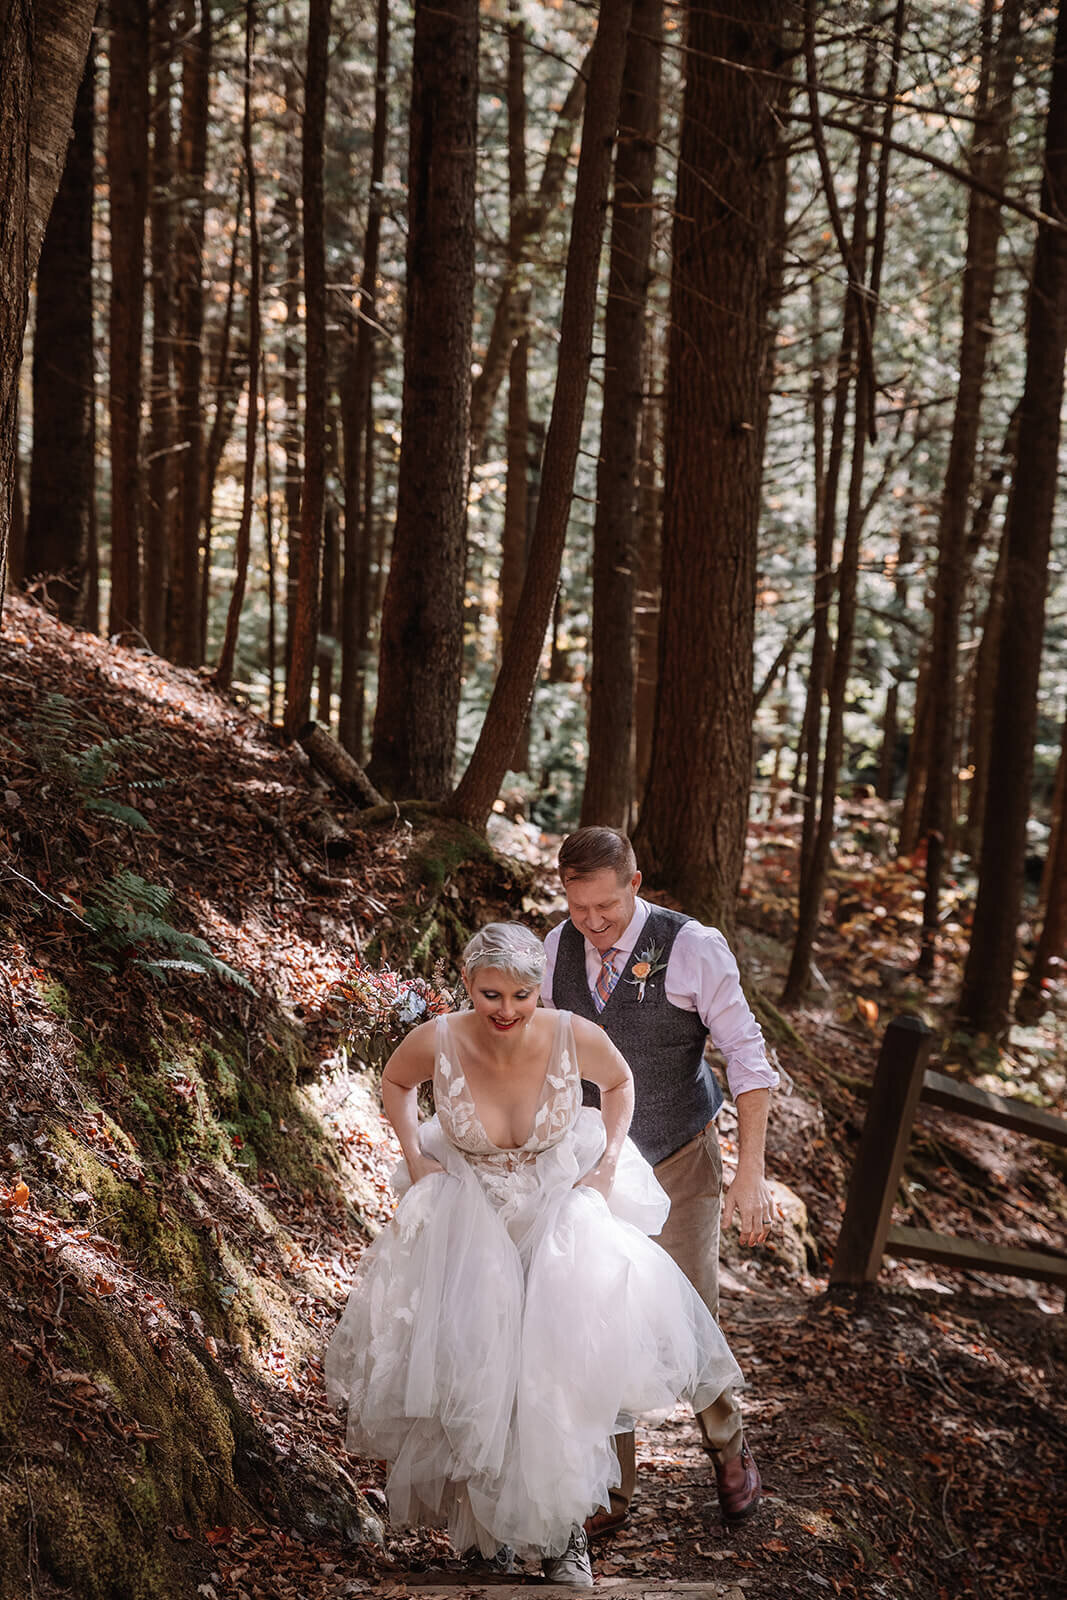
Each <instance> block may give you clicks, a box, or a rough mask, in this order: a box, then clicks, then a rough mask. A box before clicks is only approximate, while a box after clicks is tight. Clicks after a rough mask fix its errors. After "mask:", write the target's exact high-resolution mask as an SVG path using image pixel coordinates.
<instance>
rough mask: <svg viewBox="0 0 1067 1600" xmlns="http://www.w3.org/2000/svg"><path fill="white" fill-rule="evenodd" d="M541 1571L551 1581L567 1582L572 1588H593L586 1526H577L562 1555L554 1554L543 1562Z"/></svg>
mask: <svg viewBox="0 0 1067 1600" xmlns="http://www.w3.org/2000/svg"><path fill="white" fill-rule="evenodd" d="M541 1571H542V1572H543V1573H544V1575H545V1577H546V1578H547V1579H548V1581H549V1583H560V1584H566V1585H567V1586H568V1588H571V1589H591V1588H592V1587H593V1568H592V1566H591V1565H590V1563H589V1540H588V1539H587V1538H586V1536H585V1529H584V1528H575V1529H574V1531H573V1533H572V1534H571V1536H570V1539H569V1540H568V1542H567V1548H566V1550H564V1552H563V1554H562V1555H561V1556H553V1557H552V1558H551V1559H546V1560H544V1561H542V1563H541Z"/></svg>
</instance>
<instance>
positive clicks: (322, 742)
mask: <svg viewBox="0 0 1067 1600" xmlns="http://www.w3.org/2000/svg"><path fill="white" fill-rule="evenodd" d="M296 737H297V740H298V742H299V743H300V744H301V745H302V746H303V748H304V749H305V750H306V751H307V754H308V756H309V757H310V760H311V764H312V766H314V767H315V768H316V769H317V770H318V771H319V772H321V773H324V774H325V776H326V777H327V778H329V780H330V782H331V783H332V784H334V785H335V786H336V787H337V788H338V789H340V790H341V791H342V792H343V793H344V794H346V795H348V797H349V798H350V799H353V800H358V801H359V803H360V804H361V805H364V806H380V805H385V804H386V801H385V800H384V798H383V797H382V795H380V794H379V793H378V791H377V789H376V788H375V787H374V785H373V783H371V781H370V779H369V778H368V777H367V774H366V773H365V772H364V771H363V768H362V767H361V766H360V765H359V762H358V761H355V760H354V759H353V758H352V756H350V755H349V753H348V751H347V750H346V749H345V748H344V746H343V745H340V744H338V742H337V740H336V739H335V738H334V737H333V735H332V734H331V733H330V731H329V729H328V728H323V727H320V726H319V724H318V723H317V722H308V723H305V724H304V726H303V727H302V728H298V729H297V735H296Z"/></svg>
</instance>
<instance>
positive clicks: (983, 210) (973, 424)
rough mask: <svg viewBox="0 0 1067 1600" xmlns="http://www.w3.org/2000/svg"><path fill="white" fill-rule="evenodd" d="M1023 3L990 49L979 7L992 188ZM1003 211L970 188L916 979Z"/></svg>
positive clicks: (948, 744)
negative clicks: (983, 38)
mask: <svg viewBox="0 0 1067 1600" xmlns="http://www.w3.org/2000/svg"><path fill="white" fill-rule="evenodd" d="M1020 11H1021V0H1004V5H1003V8H1002V10H1001V14H1000V37H999V40H998V43H997V46H996V50H995V52H994V49H993V45H992V37H991V36H992V30H993V3H992V0H986V3H985V16H984V23H985V34H986V40H987V45H986V48H985V50H984V51H983V62H982V81H981V84H980V87H979V92H978V108H979V109H978V116H977V119H976V121H975V125H974V134H973V137H972V144H971V166H972V169H973V170H975V171H976V173H977V174H978V175H979V176H980V177H981V178H982V179H983V180H984V181H985V182H986V183H987V184H989V185H990V187H991V188H993V189H995V190H1000V189H1002V188H1003V187H1004V180H1005V177H1006V175H1007V161H1008V128H1009V126H1010V123H1011V110H1012V95H1013V90H1014V83H1015V56H1016V49H1017V46H1018V42H1019V26H1020ZM999 239H1000V206H999V205H998V204H997V202H996V201H995V200H992V199H991V198H990V197H989V195H987V194H983V193H981V192H980V191H979V190H977V189H972V190H971V195H970V214H969V217H968V227H967V260H966V265H965V267H964V273H963V294H962V306H961V320H962V324H963V327H962V334H961V338H960V357H959V381H958V384H957V388H956V410H955V416H954V418H953V424H952V441H951V444H950V445H949V454H948V465H947V467H946V470H945V485H944V491H943V494H942V498H941V514H940V518H939V526H938V562H937V579H936V582H935V585H934V604H933V636H932V641H931V646H930V672H931V676H932V678H933V681H934V683H936V684H937V693H936V695H934V697H933V702H932V707H931V712H932V715H931V725H930V764H929V771H928V775H927V781H926V803H925V807H924V812H923V831H924V832H925V834H926V840H927V851H926V894H925V898H924V902H923V922H922V935H921V939H922V946H921V950H920V953H919V961H918V966H917V969H916V970H917V972H918V974H919V976H920V977H922V978H925V979H928V978H930V977H931V976H932V974H933V970H934V957H935V952H936V945H937V929H938V921H939V912H940V900H941V876H942V872H943V870H944V867H945V864H946V862H948V863H949V864H950V863H951V860H952V851H953V848H954V835H955V828H956V819H955V815H954V808H953V805H952V797H953V792H954V785H955V774H956V770H957V768H958V757H957V748H956V747H957V727H956V724H957V716H958V694H957V684H956V680H957V676H958V672H959V624H960V608H961V604H962V600H963V590H964V586H965V584H966V580H967V572H966V566H965V555H966V547H967V513H968V506H969V502H970V495H971V483H972V481H973V478H974V463H975V457H976V455H977V451H978V430H979V423H980V420H981V410H982V390H983V387H984V383H985V368H986V355H987V352H988V349H989V341H990V338H991V336H992V333H993V328H992V324H991V313H992V307H993V294H994V290H995V287H996V276H997V243H998V241H999Z"/></svg>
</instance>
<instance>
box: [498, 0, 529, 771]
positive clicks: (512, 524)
mask: <svg viewBox="0 0 1067 1600" xmlns="http://www.w3.org/2000/svg"><path fill="white" fill-rule="evenodd" d="M508 15H509V19H510V20H509V22H508V201H509V207H510V210H509V217H510V223H509V231H508V269H509V271H510V270H512V269H513V270H514V272H515V274H516V278H517V275H518V273H519V270H520V267H521V262H522V253H523V247H524V232H523V221H524V218H525V215H526V207H527V202H528V195H527V177H526V39H525V27H524V24H523V22H522V20H521V17H520V12H519V5H518V0H509V4H508ZM513 293H514V297H515V311H516V315H517V316H518V317H519V319H520V321H521V323H522V326H523V331H522V333H520V335H519V337H518V338H517V339H516V340H515V343H514V345H513V347H512V351H511V360H510V363H509V366H508V423H507V483H506V487H505V492H504V531H503V534H502V535H501V551H500V626H499V643H500V654H501V656H503V654H504V651H505V650H506V649H507V647H508V640H509V639H510V638H511V634H512V630H513V628H514V626H515V617H516V615H517V614H518V609H519V596H520V595H521V594H522V584H523V579H524V578H525V576H526V555H527V551H528V549H529V543H530V522H529V510H530V384H529V376H530V335H529V332H528V331H527V327H528V324H529V318H530V285H529V283H525V284H519V283H518V282H517V281H516V283H515V285H514V288H513ZM529 760H530V719H529V717H527V719H526V721H525V722H524V723H523V727H522V732H521V733H520V734H519V738H518V743H517V744H516V747H515V751H514V754H513V755H512V758H511V766H512V770H513V771H516V772H522V771H525V769H526V767H527V766H528V764H529Z"/></svg>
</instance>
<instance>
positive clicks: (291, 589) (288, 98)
mask: <svg viewBox="0 0 1067 1600" xmlns="http://www.w3.org/2000/svg"><path fill="white" fill-rule="evenodd" d="M297 83H298V80H297V75H296V72H295V70H294V69H293V68H290V69H289V71H287V73H286V76H285V113H286V141H285V143H286V163H285V165H286V172H287V173H288V172H290V171H291V170H292V168H293V165H294V164H295V161H296V132H295V129H296V127H297V126H298V124H299V120H300V110H299V106H298V103H297ZM288 181H289V180H288V178H287V179H286V184H287V187H286V188H285V189H283V191H282V196H281V199H280V201H279V210H280V211H281V213H282V216H283V217H284V218H285V223H286V229H287V233H286V250H285V288H284V298H285V368H284V376H283V378H282V395H283V398H284V400H285V431H284V433H283V435H282V442H283V445H284V447H285V546H286V553H287V560H286V585H285V670H286V674H288V671H289V663H290V661H291V660H292V657H293V622H294V620H295V617H296V596H297V590H298V589H299V587H300V485H301V481H302V476H303V450H302V442H301V437H300V344H301V333H300V282H301V265H302V254H301V246H300V197H299V195H298V194H297V193H296V190H295V189H293V188H291V187H288Z"/></svg>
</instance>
